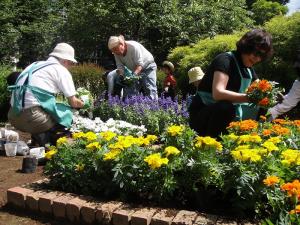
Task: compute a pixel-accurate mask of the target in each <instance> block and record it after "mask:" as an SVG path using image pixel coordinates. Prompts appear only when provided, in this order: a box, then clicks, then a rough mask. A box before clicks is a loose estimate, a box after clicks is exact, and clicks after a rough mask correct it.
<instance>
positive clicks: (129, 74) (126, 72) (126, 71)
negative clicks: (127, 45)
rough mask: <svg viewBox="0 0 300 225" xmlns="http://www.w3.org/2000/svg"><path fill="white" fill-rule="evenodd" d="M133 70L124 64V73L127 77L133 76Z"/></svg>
mask: <svg viewBox="0 0 300 225" xmlns="http://www.w3.org/2000/svg"><path fill="white" fill-rule="evenodd" d="M132 74H133V73H132V71H131V70H130V69H128V68H127V66H124V75H125V77H131V76H132Z"/></svg>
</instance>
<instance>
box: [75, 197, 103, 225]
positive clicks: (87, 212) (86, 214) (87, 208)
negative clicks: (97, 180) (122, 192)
mask: <svg viewBox="0 0 300 225" xmlns="http://www.w3.org/2000/svg"><path fill="white" fill-rule="evenodd" d="M99 207H101V203H100V202H96V201H91V202H86V203H85V204H84V205H82V207H81V210H80V214H81V221H82V222H83V223H85V224H93V223H95V221H96V211H97V208H99Z"/></svg>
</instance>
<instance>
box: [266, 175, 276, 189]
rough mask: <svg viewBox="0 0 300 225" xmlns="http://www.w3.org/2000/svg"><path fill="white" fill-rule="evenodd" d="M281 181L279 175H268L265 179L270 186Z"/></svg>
mask: <svg viewBox="0 0 300 225" xmlns="http://www.w3.org/2000/svg"><path fill="white" fill-rule="evenodd" d="M279 181H280V179H279V177H277V176H268V177H267V178H266V179H264V180H263V182H264V184H265V185H266V186H269V187H270V186H274V185H275V184H278V183H279Z"/></svg>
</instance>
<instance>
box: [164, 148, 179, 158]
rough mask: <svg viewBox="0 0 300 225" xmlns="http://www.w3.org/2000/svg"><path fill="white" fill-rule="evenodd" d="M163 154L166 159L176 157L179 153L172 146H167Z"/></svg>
mask: <svg viewBox="0 0 300 225" xmlns="http://www.w3.org/2000/svg"><path fill="white" fill-rule="evenodd" d="M165 153H166V156H167V157H168V156H169V155H178V154H179V153H180V151H179V150H178V149H177V148H176V147H174V146H168V147H166V148H165Z"/></svg>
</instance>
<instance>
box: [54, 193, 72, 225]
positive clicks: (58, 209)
mask: <svg viewBox="0 0 300 225" xmlns="http://www.w3.org/2000/svg"><path fill="white" fill-rule="evenodd" d="M73 198H74V197H73V196H72V195H70V194H66V195H61V196H59V197H57V198H55V199H53V202H52V212H53V216H54V217H55V218H57V219H66V218H67V216H66V205H67V203H68V202H69V201H71V200H72V199H73Z"/></svg>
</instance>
